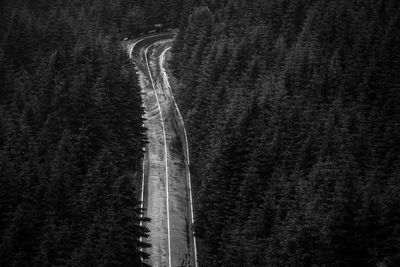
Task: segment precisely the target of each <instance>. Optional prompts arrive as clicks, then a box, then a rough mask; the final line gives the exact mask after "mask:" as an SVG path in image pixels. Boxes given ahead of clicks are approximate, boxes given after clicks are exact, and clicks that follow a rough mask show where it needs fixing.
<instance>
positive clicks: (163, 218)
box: [127, 34, 197, 267]
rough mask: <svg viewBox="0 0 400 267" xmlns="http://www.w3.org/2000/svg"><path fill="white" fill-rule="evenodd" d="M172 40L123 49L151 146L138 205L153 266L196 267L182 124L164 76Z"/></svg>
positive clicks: (156, 38) (154, 39)
mask: <svg viewBox="0 0 400 267" xmlns="http://www.w3.org/2000/svg"><path fill="white" fill-rule="evenodd" d="M172 37H173V35H172V34H159V35H153V36H146V37H142V38H140V39H137V40H134V41H131V42H129V44H128V46H127V49H128V52H129V55H130V57H131V59H132V62H133V63H134V65H135V68H136V70H137V73H138V76H139V80H140V86H141V88H142V97H143V101H144V107H145V119H146V120H145V123H144V124H145V127H146V128H147V129H148V131H147V135H148V140H149V143H148V145H147V147H146V155H145V160H144V165H143V167H144V168H143V182H142V185H143V186H142V201H143V206H144V209H145V213H144V216H146V217H148V218H150V219H151V222H149V223H147V224H146V226H147V227H148V228H149V229H150V237H149V238H148V239H147V240H145V241H146V242H148V243H150V244H151V245H152V247H151V248H149V249H147V250H146V252H147V253H149V254H150V259H149V261H148V262H147V263H148V264H150V265H151V266H155V267H157V266H160V267H161V266H162V267H164V266H168V267H172V266H173V267H176V266H195V267H197V251H196V241H195V237H194V235H193V229H192V224H193V209H192V196H191V185H190V172H189V151H188V148H187V137H186V131H185V129H184V123H183V120H182V117H181V115H180V112H179V108H178V106H177V105H176V103H175V100H174V97H173V94H172V90H171V88H170V85H169V82H168V75H167V73H166V71H165V69H166V67H165V64H167V63H166V62H167V60H165V58H168V56H169V55H170V51H169V48H170V47H171V45H172Z"/></svg>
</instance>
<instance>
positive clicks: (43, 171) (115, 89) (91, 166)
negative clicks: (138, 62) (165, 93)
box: [0, 0, 180, 267]
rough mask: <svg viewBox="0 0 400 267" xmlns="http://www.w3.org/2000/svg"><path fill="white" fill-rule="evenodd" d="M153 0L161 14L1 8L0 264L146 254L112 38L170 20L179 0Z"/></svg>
mask: <svg viewBox="0 0 400 267" xmlns="http://www.w3.org/2000/svg"><path fill="white" fill-rule="evenodd" d="M163 2H164V7H163V12H166V13H165V14H163V15H161V17H160V15H159V13H158V12H159V10H155V9H154V7H155V6H159V5H158V4H159V3H156V2H155V1H144V0H143V1H127V0H93V1H80V0H72V1H61V0H57V1H49V0H19V1H14V0H2V1H0V25H1V27H0V237H1V239H0V266H18V267H19V266H141V265H140V264H142V259H145V258H147V255H146V253H144V252H142V251H141V249H142V248H145V247H147V246H149V244H146V243H144V242H140V237H146V236H147V235H148V230H147V229H146V228H145V227H142V226H140V225H141V224H140V222H141V221H146V220H147V219H146V218H140V214H141V210H140V203H139V202H138V200H137V199H138V198H137V196H138V190H136V188H137V186H135V185H137V184H138V178H137V177H138V176H141V174H140V170H141V162H142V157H143V147H144V145H145V143H146V135H145V129H144V127H143V126H142V123H143V119H142V115H143V112H144V111H143V108H142V99H141V96H140V88H139V86H138V81H137V77H136V73H135V71H134V69H133V67H132V64H131V63H130V61H129V60H128V57H127V54H126V52H125V51H124V50H123V47H122V46H121V39H123V38H125V37H126V36H129V35H135V34H139V33H142V32H143V31H144V30H146V29H147V28H148V25H149V24H152V23H154V22H162V23H164V24H165V25H166V26H172V25H173V24H176V23H177V22H176V21H175V20H177V19H179V18H180V17H179V16H178V14H175V13H174V12H172V11H175V10H177V12H180V11H179V10H180V9H179V8H178V6H176V5H178V4H179V1H163ZM166 7H167V8H166ZM166 14H168V16H167V15H166ZM173 14H175V15H173ZM143 266H144V265H143Z"/></svg>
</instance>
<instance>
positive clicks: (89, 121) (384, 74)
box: [0, 0, 400, 267]
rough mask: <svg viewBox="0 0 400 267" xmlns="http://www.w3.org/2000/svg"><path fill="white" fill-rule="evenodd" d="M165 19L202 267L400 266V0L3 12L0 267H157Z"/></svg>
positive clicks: (75, 6)
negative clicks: (146, 204) (151, 115)
mask: <svg viewBox="0 0 400 267" xmlns="http://www.w3.org/2000/svg"><path fill="white" fill-rule="evenodd" d="M155 23H162V24H163V28H164V29H168V28H169V29H173V28H176V29H178V31H177V35H176V36H175V38H174V43H173V47H172V49H171V52H172V59H171V60H170V62H169V66H168V67H169V69H170V70H171V76H173V77H174V78H172V79H171V80H173V82H171V85H172V90H173V92H174V94H175V98H176V99H177V102H178V105H179V107H180V108H181V110H182V111H183V117H184V121H185V125H186V128H187V131H188V140H189V149H190V157H191V165H190V170H191V173H192V176H193V183H194V185H193V188H194V193H195V194H194V203H195V208H194V213H195V235H196V238H197V240H198V248H199V265H200V266H201V267H214V266H215V267H217V266H218V267H220V266H221V267H247V266H248V267H253V266H254V267H258V266H273V267H275V266H276V267H281V266H282V267H286V266H298V267H303V266H304V267H308V266H310V267H311V266H314V267H316V266H321V267H358V266H360V267H364V266H365V267H369V266H371V267H375V266H380V267H398V266H400V2H399V1H398V0H199V1H197V0H70V1H62V0H17V1H16V0H0V25H1V27H0V266H16V267H19V266H138V267H139V266H147V265H146V264H145V263H144V262H143V261H144V260H146V259H147V258H148V257H149V255H148V254H147V253H146V252H145V248H147V247H149V246H151V244H148V243H147V242H145V241H142V238H145V237H147V236H148V235H151V232H149V230H148V229H147V228H146V227H144V226H143V224H142V223H143V222H148V221H149V220H151V219H152V218H144V217H141V214H142V210H141V208H140V204H141V203H140V201H139V190H140V188H139V185H140V179H141V178H140V177H141V176H142V173H141V171H142V160H143V156H144V147H145V145H146V143H147V138H146V129H145V127H144V126H143V121H144V119H143V115H144V108H143V101H142V98H141V95H140V91H141V88H140V86H139V85H138V77H137V74H136V73H135V69H134V68H133V66H132V62H131V61H130V60H129V57H128V56H127V53H126V51H125V47H124V46H123V40H124V39H125V38H129V39H134V38H136V37H138V36H140V35H141V34H144V33H147V32H148V31H149V30H152V29H153V25H154V24H155Z"/></svg>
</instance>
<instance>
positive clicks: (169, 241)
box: [135, 38, 172, 267]
mask: <svg viewBox="0 0 400 267" xmlns="http://www.w3.org/2000/svg"><path fill="white" fill-rule="evenodd" d="M145 39H146V38H145ZM142 40H143V39H142ZM136 43H137V42H136ZM136 43H135V44H136ZM153 45H154V43H153V44H151V45H150V46H148V47H147V48H146V50H145V52H144V57H145V58H146V66H147V70H148V72H149V76H150V81H151V85H152V87H153V91H154V94H155V96H156V100H157V105H158V109H159V110H160V120H161V126H162V132H163V137H164V155H165V156H164V158H165V184H166V193H167V236H168V266H169V267H171V266H172V261H171V236H170V223H169V188H168V183H169V181H168V149H167V136H166V134H165V125H164V117H163V112H162V109H161V105H160V101H159V99H158V94H157V91H156V88H155V86H154V81H153V77H152V75H151V70H150V66H149V61H148V59H147V51H148V49H149V48H150V47H151V46H153Z"/></svg>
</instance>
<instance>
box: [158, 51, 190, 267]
mask: <svg viewBox="0 0 400 267" xmlns="http://www.w3.org/2000/svg"><path fill="white" fill-rule="evenodd" d="M169 49H171V47H168V48H166V49H165V50H164V51H163V52H162V54H161V56H160V69H161V74H162V76H163V80H164V82H165V84H166V85H167V87H168V90H169V91H170V93H171V97H172V101H173V102H174V106H175V109H176V111H177V112H178V116H179V120H180V122H181V125H182V128H183V135H184V136H185V146H186V157H187V165H188V170H187V179H188V187H189V201H190V219H191V225H192V237H193V248H194V249H193V250H194V260H195V267H197V266H198V260H197V246H196V237H195V235H194V230H193V224H194V212H193V198H192V182H191V178H190V169H189V168H190V158H189V143H188V138H187V134H186V128H185V123H184V121H183V117H182V115H181V112H180V110H179V108H178V105H177V104H176V101H175V97H174V94H173V92H172V89H171V86H170V84H169V81H168V76H167V73H166V71H165V69H164V65H163V63H164V60H165V53H166V52H167V51H168V50H169Z"/></svg>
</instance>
